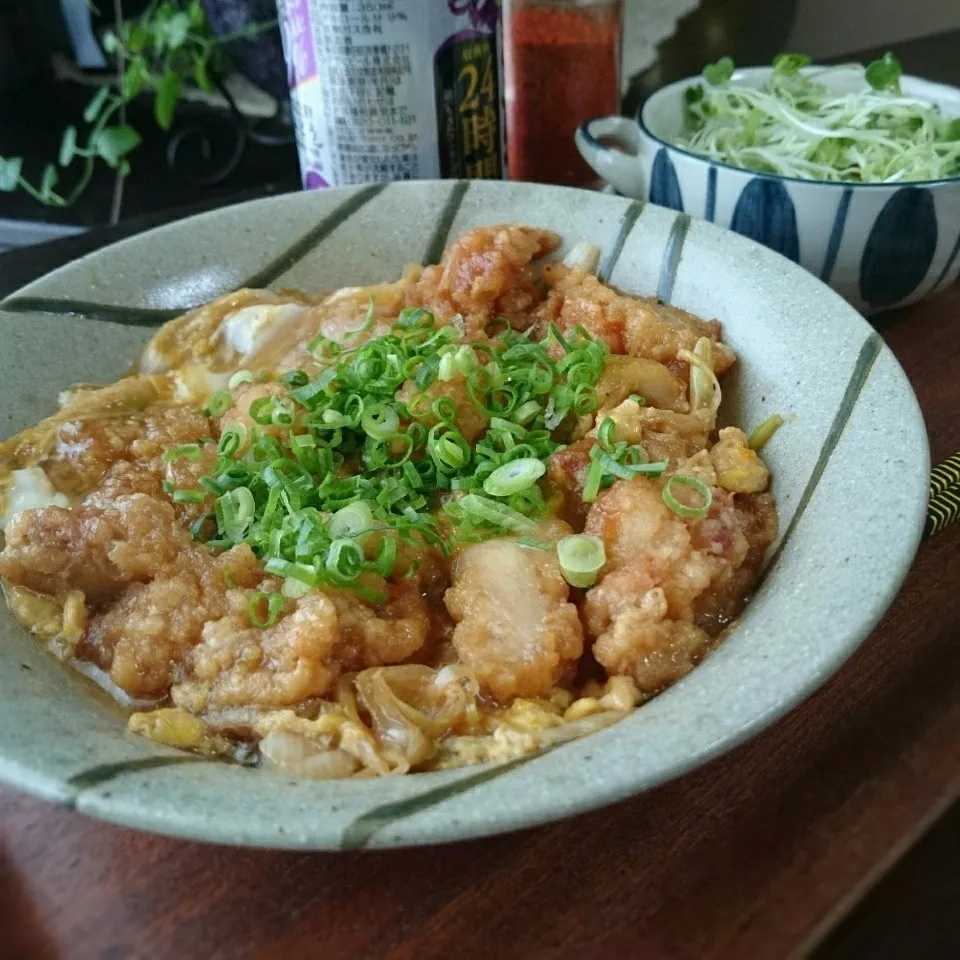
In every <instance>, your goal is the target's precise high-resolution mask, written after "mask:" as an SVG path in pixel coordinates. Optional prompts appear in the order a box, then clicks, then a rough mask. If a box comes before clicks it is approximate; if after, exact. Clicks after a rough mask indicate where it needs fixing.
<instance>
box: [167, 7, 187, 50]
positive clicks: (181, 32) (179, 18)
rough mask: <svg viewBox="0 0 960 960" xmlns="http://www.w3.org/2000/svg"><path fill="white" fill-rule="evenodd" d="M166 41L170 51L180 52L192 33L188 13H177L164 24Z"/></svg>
mask: <svg viewBox="0 0 960 960" xmlns="http://www.w3.org/2000/svg"><path fill="white" fill-rule="evenodd" d="M163 33H164V39H165V40H166V44H167V47H168V48H169V49H170V50H178V49H179V48H180V47H182V46H183V43H184V41H185V40H186V39H187V36H188V35H189V33H190V17H189V15H188V14H186V13H175V14H174V15H173V16H172V17H171V18H170V19H169V20H168V21H167V22H166V24H164V30H163Z"/></svg>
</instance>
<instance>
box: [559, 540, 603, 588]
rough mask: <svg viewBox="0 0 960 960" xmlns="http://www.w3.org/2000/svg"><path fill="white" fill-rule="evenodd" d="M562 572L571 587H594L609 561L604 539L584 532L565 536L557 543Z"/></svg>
mask: <svg viewBox="0 0 960 960" xmlns="http://www.w3.org/2000/svg"><path fill="white" fill-rule="evenodd" d="M557 559H558V560H559V561H560V572H561V573H562V574H563V578H564V580H566V581H567V583H569V584H570V586H571V587H582V588H586V587H592V586H593V585H594V584H595V583H596V582H597V576H598V575H599V573H600V571H601V570H602V569H603V565H604V564H605V563H606V561H607V555H606V551H605V549H604V545H603V541H602V540H601V539H600V538H599V537H591V536H588V535H587V534H583V533H575V534H573V535H572V536H569V537H564V538H563V539H562V540H561V541H560V542H559V543H558V544H557Z"/></svg>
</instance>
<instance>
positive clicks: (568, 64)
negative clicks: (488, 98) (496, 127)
mask: <svg viewBox="0 0 960 960" xmlns="http://www.w3.org/2000/svg"><path fill="white" fill-rule="evenodd" d="M622 24H623V3H622V0H505V3H504V40H503V42H504V97H505V101H506V108H507V169H508V172H509V176H510V179H511V180H533V181H537V182H539V183H562V184H570V185H582V184H585V183H589V182H590V181H591V180H593V179H595V174H594V173H593V172H592V171H591V170H590V168H589V167H588V166H587V164H586V162H585V161H584V160H583V158H582V157H581V156H580V154H579V152H578V150H577V147H576V144H575V143H574V140H573V135H574V131H575V130H576V128H577V126H578V125H579V124H580V123H582V122H583V121H584V120H589V119H590V118H591V117H598V116H605V115H607V114H611V113H618V112H619V108H620V47H621V36H622Z"/></svg>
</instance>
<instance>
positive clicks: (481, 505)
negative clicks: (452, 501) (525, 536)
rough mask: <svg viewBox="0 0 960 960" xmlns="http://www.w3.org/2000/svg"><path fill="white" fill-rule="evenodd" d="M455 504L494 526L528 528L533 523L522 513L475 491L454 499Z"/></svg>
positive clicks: (516, 528) (512, 528) (509, 528)
mask: <svg viewBox="0 0 960 960" xmlns="http://www.w3.org/2000/svg"><path fill="white" fill-rule="evenodd" d="M456 505H457V506H458V507H460V509H461V510H463V511H464V512H465V513H467V514H469V515H470V516H472V517H476V518H477V519H478V520H483V521H485V522H486V523H492V524H493V525H494V526H496V527H506V528H507V529H508V530H517V531H522V530H529V529H530V528H531V527H532V526H533V524H532V523H531V521H530V520H529V519H528V518H527V517H525V516H524V515H523V514H522V513H517V511H516V510H511V509H510V508H509V507H506V506H504V505H503V504H502V503H497V501H496V500H488V499H487V498H486V497H481V496H478V495H477V494H475V493H468V494H467V495H466V496H465V497H461V498H460V499H459V500H457V501H456Z"/></svg>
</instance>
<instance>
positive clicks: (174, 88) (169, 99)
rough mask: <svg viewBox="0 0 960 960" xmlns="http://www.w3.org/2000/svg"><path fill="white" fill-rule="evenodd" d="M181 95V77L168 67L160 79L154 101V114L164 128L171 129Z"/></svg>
mask: <svg viewBox="0 0 960 960" xmlns="http://www.w3.org/2000/svg"><path fill="white" fill-rule="evenodd" d="M179 96H180V78H179V77H178V76H177V75H176V73H174V72H173V70H171V69H170V68H169V67H168V68H167V72H166V73H165V74H164V75H163V79H162V80H161V81H160V87H159V88H158V90H157V96H156V99H155V100H154V101H153V114H154V116H155V117H156V118H157V123H158V124H159V125H160V128H161V129H162V130H169V129H170V124H171V123H173V111H174V109H175V108H176V105H177V99H178V98H179Z"/></svg>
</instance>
